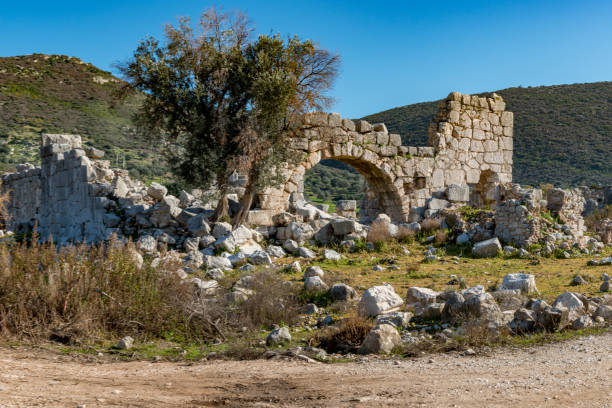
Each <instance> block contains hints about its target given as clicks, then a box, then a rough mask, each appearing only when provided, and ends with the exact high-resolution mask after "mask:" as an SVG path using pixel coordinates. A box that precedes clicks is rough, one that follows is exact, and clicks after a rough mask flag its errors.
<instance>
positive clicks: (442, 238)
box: [434, 230, 448, 245]
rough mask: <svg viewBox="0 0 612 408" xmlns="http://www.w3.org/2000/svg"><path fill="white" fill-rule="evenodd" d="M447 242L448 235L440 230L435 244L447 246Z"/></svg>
mask: <svg viewBox="0 0 612 408" xmlns="http://www.w3.org/2000/svg"><path fill="white" fill-rule="evenodd" d="M447 241H448V233H447V232H446V231H444V230H438V232H436V236H435V238H434V243H436V244H438V245H441V244H445V243H446V242H447Z"/></svg>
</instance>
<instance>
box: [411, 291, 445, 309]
mask: <svg viewBox="0 0 612 408" xmlns="http://www.w3.org/2000/svg"><path fill="white" fill-rule="evenodd" d="M438 295H439V293H438V292H436V291H435V290H432V289H428V288H419V287H412V288H408V291H407V293H406V307H407V308H408V309H413V310H414V309H416V308H424V307H425V306H426V305H428V304H431V303H435V302H436V298H437V296H438Z"/></svg>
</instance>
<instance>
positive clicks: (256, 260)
mask: <svg viewBox="0 0 612 408" xmlns="http://www.w3.org/2000/svg"><path fill="white" fill-rule="evenodd" d="M249 261H250V262H251V263H252V264H253V265H271V264H272V259H270V255H268V253H267V252H264V251H255V252H253V253H252V254H251V255H250V256H249Z"/></svg>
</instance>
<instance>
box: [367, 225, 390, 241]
mask: <svg viewBox="0 0 612 408" xmlns="http://www.w3.org/2000/svg"><path fill="white" fill-rule="evenodd" d="M392 238H393V237H392V236H391V233H390V232H389V225H388V224H387V223H385V222H374V223H372V225H371V226H370V230H369V231H368V236H367V238H366V240H367V241H368V242H389V241H391V239H392Z"/></svg>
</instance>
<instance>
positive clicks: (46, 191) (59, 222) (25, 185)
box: [2, 134, 106, 243]
mask: <svg viewBox="0 0 612 408" xmlns="http://www.w3.org/2000/svg"><path fill="white" fill-rule="evenodd" d="M40 152H41V167H40V168H34V167H33V166H31V165H30V166H26V168H20V169H19V170H21V171H19V172H18V173H14V174H8V175H4V176H3V177H2V182H3V183H2V188H3V190H4V191H9V193H10V194H9V197H10V198H9V202H8V206H7V210H8V212H9V214H10V216H11V217H10V219H9V223H8V226H9V228H10V229H13V230H17V231H19V230H26V229H29V228H33V227H34V226H36V227H37V232H38V233H39V234H40V236H41V239H43V240H48V239H50V238H53V240H54V241H56V242H58V243H64V242H69V241H73V242H83V241H84V242H95V241H99V240H101V239H104V238H105V228H104V222H103V220H104V214H105V213H106V211H105V209H104V208H103V202H102V201H101V200H99V197H96V191H95V189H94V188H92V185H91V182H92V181H94V180H95V178H96V172H95V170H94V167H93V164H92V162H91V160H90V159H89V158H88V157H87V156H86V154H85V151H84V150H83V149H82V148H81V138H80V137H79V136H74V135H53V134H43V135H42V136H41V150H40Z"/></svg>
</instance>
